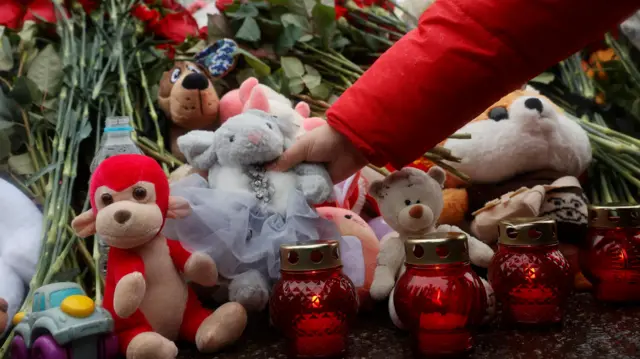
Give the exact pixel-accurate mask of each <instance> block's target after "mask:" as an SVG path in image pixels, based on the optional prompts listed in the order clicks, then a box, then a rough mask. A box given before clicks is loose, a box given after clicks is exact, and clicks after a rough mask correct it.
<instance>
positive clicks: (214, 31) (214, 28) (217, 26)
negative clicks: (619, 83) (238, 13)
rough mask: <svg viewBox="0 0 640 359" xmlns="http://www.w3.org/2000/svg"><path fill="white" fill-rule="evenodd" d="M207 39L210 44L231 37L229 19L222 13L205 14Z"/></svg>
mask: <svg viewBox="0 0 640 359" xmlns="http://www.w3.org/2000/svg"><path fill="white" fill-rule="evenodd" d="M207 31H208V35H207V40H208V42H209V43H210V44H213V43H214V42H216V41H218V40H221V39H224V38H231V37H233V31H232V30H231V26H230V25H229V21H227V18H226V17H225V16H224V15H222V14H209V15H207Z"/></svg>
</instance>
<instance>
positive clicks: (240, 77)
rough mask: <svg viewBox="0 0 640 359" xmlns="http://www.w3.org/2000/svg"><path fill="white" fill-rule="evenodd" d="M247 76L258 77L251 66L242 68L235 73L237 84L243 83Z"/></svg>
mask: <svg viewBox="0 0 640 359" xmlns="http://www.w3.org/2000/svg"><path fill="white" fill-rule="evenodd" d="M249 77H259V76H258V73H257V72H256V70H254V69H253V68H252V67H249V68H246V69H242V70H240V71H238V72H237V73H236V81H238V83H239V84H241V83H243V82H244V81H245V80H246V79H248V78H249Z"/></svg>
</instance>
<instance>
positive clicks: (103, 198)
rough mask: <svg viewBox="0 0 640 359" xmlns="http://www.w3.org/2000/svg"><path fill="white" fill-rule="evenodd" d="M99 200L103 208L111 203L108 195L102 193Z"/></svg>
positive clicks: (111, 200)
mask: <svg viewBox="0 0 640 359" xmlns="http://www.w3.org/2000/svg"><path fill="white" fill-rule="evenodd" d="M100 200H101V201H102V204H103V205H104V206H105V207H106V206H108V205H110V204H111V203H113V197H112V196H111V195H110V194H108V193H103V194H102V196H100Z"/></svg>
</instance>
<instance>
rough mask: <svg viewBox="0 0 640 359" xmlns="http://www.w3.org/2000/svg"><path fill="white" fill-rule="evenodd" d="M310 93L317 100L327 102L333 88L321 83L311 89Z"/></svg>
mask: <svg viewBox="0 0 640 359" xmlns="http://www.w3.org/2000/svg"><path fill="white" fill-rule="evenodd" d="M309 92H310V93H311V96H313V97H315V98H318V99H321V100H326V99H327V98H329V95H331V88H330V87H329V86H328V85H327V84H324V83H321V84H319V85H318V86H316V87H313V88H309Z"/></svg>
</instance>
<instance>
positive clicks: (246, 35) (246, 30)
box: [236, 17, 260, 42]
mask: <svg viewBox="0 0 640 359" xmlns="http://www.w3.org/2000/svg"><path fill="white" fill-rule="evenodd" d="M236 38H238V39H240V40H245V41H250V42H255V41H259V40H260V27H259V26H258V22H256V20H255V19H254V18H252V17H247V18H245V19H244V21H243V22H242V26H240V29H238V32H236Z"/></svg>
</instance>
